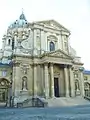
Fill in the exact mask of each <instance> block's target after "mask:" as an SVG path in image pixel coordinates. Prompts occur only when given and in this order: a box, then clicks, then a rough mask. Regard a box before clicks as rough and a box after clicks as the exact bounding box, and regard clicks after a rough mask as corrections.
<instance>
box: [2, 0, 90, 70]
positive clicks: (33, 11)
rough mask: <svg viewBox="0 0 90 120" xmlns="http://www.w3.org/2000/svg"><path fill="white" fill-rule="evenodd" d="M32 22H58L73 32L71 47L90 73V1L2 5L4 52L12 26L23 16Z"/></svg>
mask: <svg viewBox="0 0 90 120" xmlns="http://www.w3.org/2000/svg"><path fill="white" fill-rule="evenodd" d="M22 8H23V11H24V14H25V16H26V18H27V20H28V21H29V22H33V21H39V20H49V19H54V20H56V21H58V22H59V23H60V24H62V25H63V26H65V27H66V28H68V29H69V30H70V31H71V36H70V44H71V46H72V47H73V48H74V49H75V50H76V52H77V55H78V56H80V57H81V58H82V62H83V63H84V67H85V69H88V70H90V56H89V51H90V44H89V43H90V0H2V1H0V48H1V47H2V36H3V35H4V33H5V32H6V30H7V28H8V26H9V25H10V24H11V23H12V22H14V21H15V20H16V19H18V18H19V16H20V14H21V13H22Z"/></svg>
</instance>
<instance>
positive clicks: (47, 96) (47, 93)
mask: <svg viewBox="0 0 90 120" xmlns="http://www.w3.org/2000/svg"><path fill="white" fill-rule="evenodd" d="M44 71H45V77H44V78H45V97H46V98H49V81H48V63H45V64H44Z"/></svg>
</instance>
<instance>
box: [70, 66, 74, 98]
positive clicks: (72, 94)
mask: <svg viewBox="0 0 90 120" xmlns="http://www.w3.org/2000/svg"><path fill="white" fill-rule="evenodd" d="M69 73H70V86H71V97H75V81H74V76H73V70H72V68H71V66H69Z"/></svg>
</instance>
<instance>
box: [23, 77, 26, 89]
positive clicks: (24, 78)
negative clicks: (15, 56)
mask: <svg viewBox="0 0 90 120" xmlns="http://www.w3.org/2000/svg"><path fill="white" fill-rule="evenodd" d="M22 90H27V77H26V76H24V77H23V78H22Z"/></svg>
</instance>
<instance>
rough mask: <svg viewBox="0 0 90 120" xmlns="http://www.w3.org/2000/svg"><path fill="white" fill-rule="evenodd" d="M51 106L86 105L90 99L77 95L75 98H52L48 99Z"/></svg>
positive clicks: (89, 102)
mask: <svg viewBox="0 0 90 120" xmlns="http://www.w3.org/2000/svg"><path fill="white" fill-rule="evenodd" d="M47 102H48V106H49V107H60V106H75V105H86V104H90V101H88V100H86V99H84V98H83V97H75V98H70V97H69V98H66V97H62V98H52V99H48V100H47Z"/></svg>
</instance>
